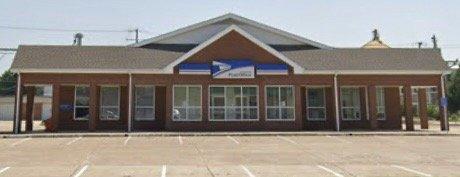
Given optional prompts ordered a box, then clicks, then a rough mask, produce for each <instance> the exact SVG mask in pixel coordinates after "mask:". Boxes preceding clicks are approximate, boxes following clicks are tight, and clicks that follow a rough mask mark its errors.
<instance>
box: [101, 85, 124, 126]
mask: <svg viewBox="0 0 460 177" xmlns="http://www.w3.org/2000/svg"><path fill="white" fill-rule="evenodd" d="M103 87H111V88H117V91H118V106H103V105H102V88H103ZM120 97H121V86H119V85H101V86H100V87H99V120H101V121H119V120H120V118H121V114H120V113H121V112H120V106H121V104H120V101H121V98H120ZM103 108H117V109H118V112H117V113H118V118H117V119H108V118H103V117H102V109H103Z"/></svg>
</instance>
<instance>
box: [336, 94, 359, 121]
mask: <svg viewBox="0 0 460 177" xmlns="http://www.w3.org/2000/svg"><path fill="white" fill-rule="evenodd" d="M340 99H341V100H342V101H341V102H342V119H343V120H361V109H360V106H361V103H360V95H359V88H354V87H353V88H352V87H350V88H341V90H340Z"/></svg>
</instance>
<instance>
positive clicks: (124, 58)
mask: <svg viewBox="0 0 460 177" xmlns="http://www.w3.org/2000/svg"><path fill="white" fill-rule="evenodd" d="M183 54H184V52H174V51H164V50H157V49H144V48H135V47H126V46H49V45H41V46H28V45H21V46H19V48H18V51H17V52H16V55H15V57H14V61H13V64H12V65H11V69H13V70H15V69H161V68H163V67H165V66H166V65H167V64H169V63H171V62H173V61H174V60H176V59H177V58H179V57H180V56H182V55H183Z"/></svg>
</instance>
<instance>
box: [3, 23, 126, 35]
mask: <svg viewBox="0 0 460 177" xmlns="http://www.w3.org/2000/svg"><path fill="white" fill-rule="evenodd" d="M0 29H10V30H29V31H59V32H77V31H78V32H93V33H127V32H132V30H104V29H62V28H36V27H22V26H3V25H0Z"/></svg>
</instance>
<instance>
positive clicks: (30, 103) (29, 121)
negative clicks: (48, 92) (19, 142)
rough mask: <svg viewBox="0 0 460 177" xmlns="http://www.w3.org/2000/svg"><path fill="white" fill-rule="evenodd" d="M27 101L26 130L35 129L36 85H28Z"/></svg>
mask: <svg viewBox="0 0 460 177" xmlns="http://www.w3.org/2000/svg"><path fill="white" fill-rule="evenodd" d="M25 90H26V94H27V102H26V131H32V130H33V122H34V120H33V110H34V97H35V87H34V86H28V87H26V89H25Z"/></svg>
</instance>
